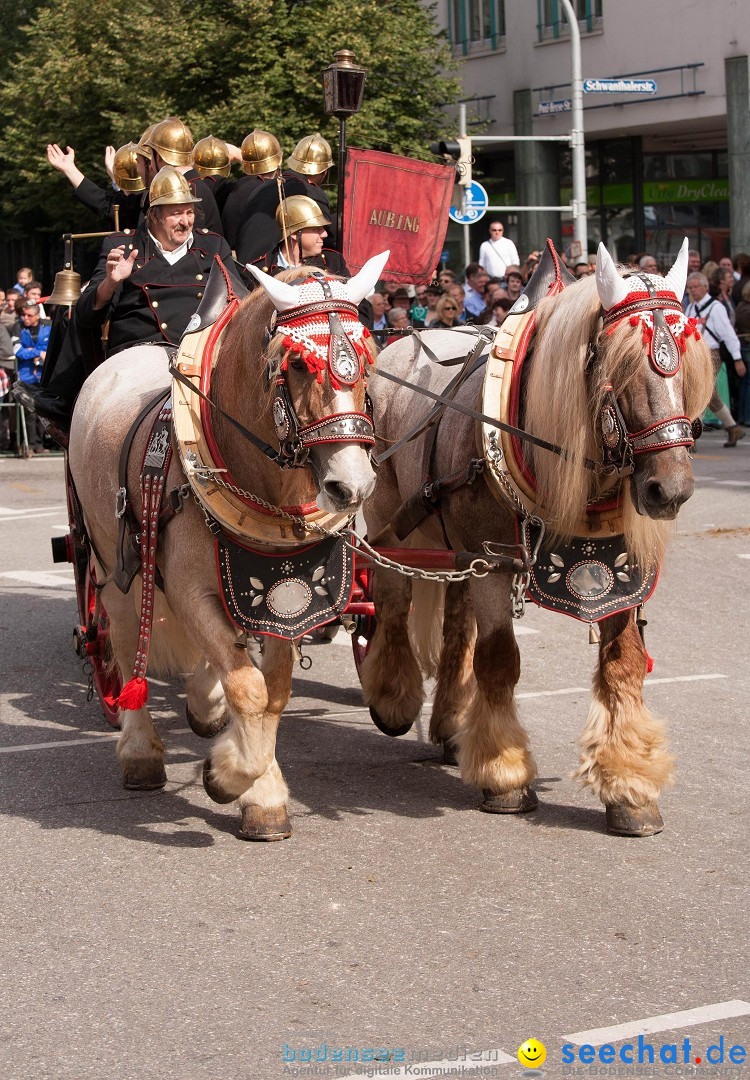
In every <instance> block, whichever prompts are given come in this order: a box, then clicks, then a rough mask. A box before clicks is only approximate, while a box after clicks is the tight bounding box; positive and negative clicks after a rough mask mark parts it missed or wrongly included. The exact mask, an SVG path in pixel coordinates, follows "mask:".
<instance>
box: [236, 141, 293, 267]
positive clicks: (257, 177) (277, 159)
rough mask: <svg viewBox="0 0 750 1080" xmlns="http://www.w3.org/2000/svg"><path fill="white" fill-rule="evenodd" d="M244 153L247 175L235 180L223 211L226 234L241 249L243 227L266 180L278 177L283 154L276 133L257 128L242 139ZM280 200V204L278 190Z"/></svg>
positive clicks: (241, 151) (243, 163)
mask: <svg viewBox="0 0 750 1080" xmlns="http://www.w3.org/2000/svg"><path fill="white" fill-rule="evenodd" d="M240 156H241V158H242V170H243V172H244V173H245V176H241V177H240V178H239V180H237V181H236V182H235V183H234V185H233V186H232V190H231V192H230V193H229V195H228V196H227V199H226V202H225V203H224V206H223V208H222V211H221V220H222V224H223V225H224V236H225V237H226V239H227V243H228V244H229V246H230V247H231V248H232V250H233V251H234V250H236V249H237V240H238V237H239V233H240V230H241V228H242V226H243V224H244V222H245V221H246V219H247V218H248V217H249V214H250V209H249V208H250V205H251V203H252V199H253V196H254V195H255V194H256V192H257V191H258V190H259V189H260V188H262V187H263V185H264V184H267V183H268V182H269V181H275V180H276V177H277V176H278V172H279V167H280V165H281V159H282V157H283V155H282V152H281V145H280V143H279V140H278V139H277V138H276V136H275V135H272V134H271V132H270V131H260V130H258V129H257V128H256V129H255V130H254V131H251V132H250V134H249V135H248V136H246V138H244V139H243V140H242V146H241V147H240ZM271 187H272V188H273V189H274V190H276V187H277V186H276V184H275V183H273V184H272V185H271ZM276 201H277V204H278V191H277V190H276Z"/></svg>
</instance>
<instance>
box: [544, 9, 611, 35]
mask: <svg viewBox="0 0 750 1080" xmlns="http://www.w3.org/2000/svg"><path fill="white" fill-rule="evenodd" d="M571 2H572V4H573V10H574V11H575V13H576V15H577V17H578V22H579V24H580V28H581V32H582V33H584V34H591V33H593V31H594V30H601V28H602V2H603V0H571ZM536 10H537V40H539V41H555V40H557V39H558V38H565V37H569V36H570V29H569V27H568V20H567V19H566V17H565V11H564V10H563V6H562V4H561V3H560V0H536Z"/></svg>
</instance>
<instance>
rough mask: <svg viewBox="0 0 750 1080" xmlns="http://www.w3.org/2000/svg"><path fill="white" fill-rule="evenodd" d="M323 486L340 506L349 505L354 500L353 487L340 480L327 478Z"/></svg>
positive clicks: (327, 493) (330, 497)
mask: <svg viewBox="0 0 750 1080" xmlns="http://www.w3.org/2000/svg"><path fill="white" fill-rule="evenodd" d="M323 488H324V490H325V493H326V495H327V496H328V497H329V499H332V500H333V502H335V503H338V504H339V505H340V506H348V505H349V504H350V503H352V502H354V492H353V491H352V489H351V488H350V487H348V486H347V485H346V484H342V483H340V482H339V481H338V480H327V481H326V482H325V484H323Z"/></svg>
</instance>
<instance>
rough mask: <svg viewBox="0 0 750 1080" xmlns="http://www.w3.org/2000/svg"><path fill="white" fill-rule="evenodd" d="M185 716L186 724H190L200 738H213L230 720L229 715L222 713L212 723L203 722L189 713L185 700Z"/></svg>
mask: <svg viewBox="0 0 750 1080" xmlns="http://www.w3.org/2000/svg"><path fill="white" fill-rule="evenodd" d="M185 717H186V719H187V722H188V724H190V730H191V731H192V732H194V734H196V735H198V736H200V738H201V739H213V737H214V735H219V734H220V733H221V732H222V731H223V730H224V728H225V727H228V725H229V721H230V717H229V716H228V715H227V714H226V713H223V714H222V715H221V716H220V717H219V719H218V720H215V721H214V722H213V724H204V723H202V722H201V721H200V720H197V719H196V718H195V716H194V715H193V713H191V711H190V706H189V705H188V704H187V702H186V703H185Z"/></svg>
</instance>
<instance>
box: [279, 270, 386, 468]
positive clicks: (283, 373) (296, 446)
mask: <svg viewBox="0 0 750 1080" xmlns="http://www.w3.org/2000/svg"><path fill="white" fill-rule="evenodd" d="M311 277H313V278H314V279H315V280H316V281H317V282H318V284H319V285H320V286H321V288H322V290H323V296H324V299H323V300H313V301H309V302H308V303H306V304H300V305H299V306H298V307H294V308H292V309H291V310H290V311H286V312H283V313H281V314H279V313H274V317H273V318H272V320H271V325H270V327H269V328H268V330H267V331H266V339H267V340H266V345H267V346H268V344H270V342H271V341H272V340H273V338H274V337H275V336H276V335H277V334H279V333H283V332H284V330H285V328H288V327H289V326H290V325H293V324H294V323H299V321H300V320H302V319H305V318H308V317H310V316H314V315H320V314H325V315H327V316H328V329H329V335H330V346H329V349H328V361H327V364H326V368H327V374H328V378H329V381H330V382H331V385H332V386H333V387H334V389H339V388H340V387H341V386H345V387H348V388H352V387H354V386H355V384H356V383H357V382H358V381H359V379H360V378H365V387H366V385H367V384H366V377H365V371H364V363H363V361H362V360H361V359H360V356H359V354H358V353H357V350H356V349H355V348H354V346H353V344H352V343H351V341H350V340H349V338H348V336H347V334H346V331H345V330H344V327H343V324H342V322H341V316H342V315H347V316H349V317H353V318H355V319H358V318H359V311H358V309H357V305H356V304H354V303H352V302H351V301H349V300H341V299H337V298H336V297H334V295H333V293H332V291H331V288H330V285H329V283H328V281H327V280H326V278H325V276H324V275H323V274H321V273H319V272H317V271H311ZM287 357H288V352H287V354H286V355H282V354H281V353H279V355H278V356H276V357H275V358H273V359H269V360H268V361H267V365H266V371H265V376H264V379H265V386H266V389H269V388H270V387H271V386H272V385H273V386H274V387H275V390H274V398H273V404H272V406H271V408H272V414H273V424H274V430H275V432H276V438H277V439H278V440H279V459H278V460H279V464H280V465H282V466H284V467H287V468H294V469H298V468H303V467H304V466H305V465H306V464H307V462H308V459H309V456H310V451H311V449H312V448H313V447H314V446H321V445H330V444H331V443H358V444H359V445H362V446H365V447H367V452H368V454H371V453H372V448H373V446H374V445H375V429H374V426H373V421H372V402H371V401H370V395H369V394H368V393H367V389H365V410H366V411H365V412H338V413H329V414H328V415H327V416H324V417H322V418H321V419H320V420H316V421H315V422H314V423H313V424H307V425H305V426H302V425H301V424H300V422H299V417H298V416H297V411H296V409H295V407H294V403H293V401H292V396H291V393H290V392H289V385H288V383H287V371H288V362H287ZM310 370H313V369H310ZM317 374H318V381H319V382H322V381H323V377H324V368H323V367H322V366H319V367H318V369H317Z"/></svg>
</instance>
